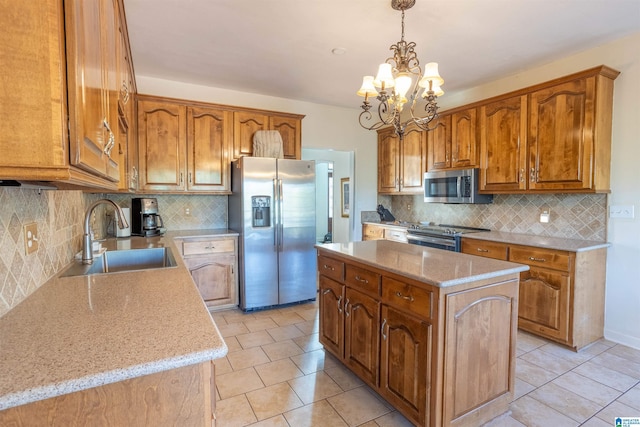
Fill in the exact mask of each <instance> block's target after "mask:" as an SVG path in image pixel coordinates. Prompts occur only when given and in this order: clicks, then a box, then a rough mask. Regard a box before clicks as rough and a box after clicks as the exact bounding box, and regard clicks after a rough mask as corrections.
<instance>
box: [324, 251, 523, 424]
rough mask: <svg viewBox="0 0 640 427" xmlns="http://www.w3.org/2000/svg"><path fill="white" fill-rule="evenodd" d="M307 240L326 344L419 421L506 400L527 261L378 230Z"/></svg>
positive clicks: (474, 417)
mask: <svg viewBox="0 0 640 427" xmlns="http://www.w3.org/2000/svg"><path fill="white" fill-rule="evenodd" d="M316 247H317V250H318V282H319V292H320V296H319V298H320V342H321V343H322V344H323V345H324V347H325V349H326V350H327V351H329V352H330V353H332V354H333V355H334V356H336V357H337V358H338V359H339V360H340V361H342V363H344V365H345V366H346V367H348V368H349V369H350V370H351V371H353V372H354V373H355V374H356V375H358V376H359V377H360V378H361V379H362V380H364V381H365V382H366V383H367V384H368V385H369V386H371V387H372V388H373V389H374V390H376V391H377V392H378V393H379V394H380V395H381V396H382V397H384V398H385V399H386V400H387V401H388V402H389V403H391V404H392V405H393V406H394V407H395V408H397V409H398V410H399V411H400V412H402V413H403V414H404V415H405V416H406V417H407V418H408V419H409V420H411V421H412V422H413V423H414V424H416V425H419V426H432V427H435V426H479V425H482V424H483V423H485V422H487V421H489V420H491V419H493V418H495V417H498V416H500V415H501V414H503V413H505V412H506V411H507V410H508V407H509V403H510V402H511V400H512V399H513V395H514V381H515V358H516V355H515V341H516V333H517V313H518V281H519V275H520V272H522V271H526V270H527V269H528V267H527V266H525V265H521V264H515V263H511V262H506V261H499V260H492V259H484V258H479V257H475V256H471V255H466V254H460V253H455V252H450V251H443V250H439V249H432V248H427V247H423V246H418V245H407V244H403V243H398V242H393V241H387V240H374V241H365V242H351V243H346V244H339V243H332V244H326V245H317V246H316Z"/></svg>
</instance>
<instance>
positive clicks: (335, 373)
mask: <svg viewBox="0 0 640 427" xmlns="http://www.w3.org/2000/svg"><path fill="white" fill-rule="evenodd" d="M324 372H326V373H327V375H329V376H330V377H331V378H332V379H333V380H334V381H335V382H336V384H338V385H339V386H340V388H341V389H343V390H344V391H348V390H351V389H354V388H357V387H360V386H362V385H363V384H364V382H362V380H361V379H360V378H358V377H357V376H356V375H355V374H354V373H353V372H351V371H350V370H348V369H347V368H345V367H344V366H342V365H336V366H334V367H333V368H325V370H324Z"/></svg>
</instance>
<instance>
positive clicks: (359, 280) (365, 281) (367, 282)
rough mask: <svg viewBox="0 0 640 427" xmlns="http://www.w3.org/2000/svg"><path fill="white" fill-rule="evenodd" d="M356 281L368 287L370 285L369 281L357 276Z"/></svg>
mask: <svg viewBox="0 0 640 427" xmlns="http://www.w3.org/2000/svg"><path fill="white" fill-rule="evenodd" d="M355 279H356V280H357V281H358V282H362V283H364V284H367V285H368V284H369V281H368V280H367V279H363V278H362V277H360V276H356V277H355Z"/></svg>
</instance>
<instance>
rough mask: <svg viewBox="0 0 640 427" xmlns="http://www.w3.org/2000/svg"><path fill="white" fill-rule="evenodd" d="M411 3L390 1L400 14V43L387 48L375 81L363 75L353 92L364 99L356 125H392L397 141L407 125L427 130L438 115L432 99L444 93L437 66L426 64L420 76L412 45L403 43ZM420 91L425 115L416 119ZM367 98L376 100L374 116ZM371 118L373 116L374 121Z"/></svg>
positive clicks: (372, 127)
mask: <svg viewBox="0 0 640 427" xmlns="http://www.w3.org/2000/svg"><path fill="white" fill-rule="evenodd" d="M415 3H416V0H391V7H392V8H393V9H395V10H400V11H402V35H401V37H400V41H399V42H398V43H396V44H393V45H391V47H389V50H392V51H393V56H392V57H389V58H387V59H386V60H385V62H384V63H382V64H380V67H379V68H378V75H377V76H376V77H375V78H374V77H373V76H364V78H363V79H362V87H361V88H360V90H358V92H357V94H358V95H359V96H364V102H363V103H362V106H361V107H362V110H363V111H362V112H361V113H360V117H359V121H360V126H362V127H363V128H365V129H368V130H377V129H380V128H381V127H383V126H387V125H393V127H394V130H395V132H396V134H397V135H398V136H399V137H400V138H402V137H403V135H404V132H405V129H406V127H407V126H408V125H409V124H411V123H415V124H416V125H417V126H418V127H419V128H420V129H423V130H427V131H428V130H431V128H430V127H429V123H430V122H431V121H432V120H433V119H435V118H436V117H437V116H438V105H437V104H436V98H437V97H438V96H442V95H443V94H444V92H443V91H442V89H441V88H440V86H442V85H443V84H444V80H443V79H442V77H440V75H439V74H438V64H437V63H436V62H430V63H428V64H427V65H426V66H425V70H424V74H423V73H422V68H420V62H419V61H418V57H417V56H416V53H415V51H414V49H415V47H416V44H415V43H414V42H409V43H407V42H406V41H405V40H404V11H405V10H407V9H410V8H411V7H413V5H414V4H415ZM376 88H377V89H378V90H376ZM421 89H423V92H422V94H421V95H420V96H421V97H422V98H423V99H424V101H425V102H426V105H425V107H424V111H425V114H424V115H423V116H422V117H416V114H415V108H416V104H417V103H418V101H419V98H420V96H419V95H418V93H419V92H420V90H421ZM409 90H411V91H410V92H409ZM371 97H375V98H376V99H377V100H378V101H379V104H378V108H377V112H376V111H375V110H374V114H372V113H371V107H372V105H371V103H370V102H369V99H370V98H371ZM407 104H408V107H409V108H408V109H409V115H410V117H407V118H406V119H405V120H404V121H403V120H402V112H403V110H404V109H405V106H407ZM376 113H377V114H376ZM374 115H376V116H377V117H375V118H374ZM405 116H408V114H405Z"/></svg>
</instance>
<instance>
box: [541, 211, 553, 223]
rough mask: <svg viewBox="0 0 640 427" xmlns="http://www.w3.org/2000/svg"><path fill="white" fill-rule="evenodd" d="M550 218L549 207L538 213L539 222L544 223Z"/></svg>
mask: <svg viewBox="0 0 640 427" xmlns="http://www.w3.org/2000/svg"><path fill="white" fill-rule="evenodd" d="M550 219H551V210H550V209H545V210H543V211H542V213H541V214H540V222H542V223H545V224H546V223H548V222H549V220H550Z"/></svg>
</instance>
